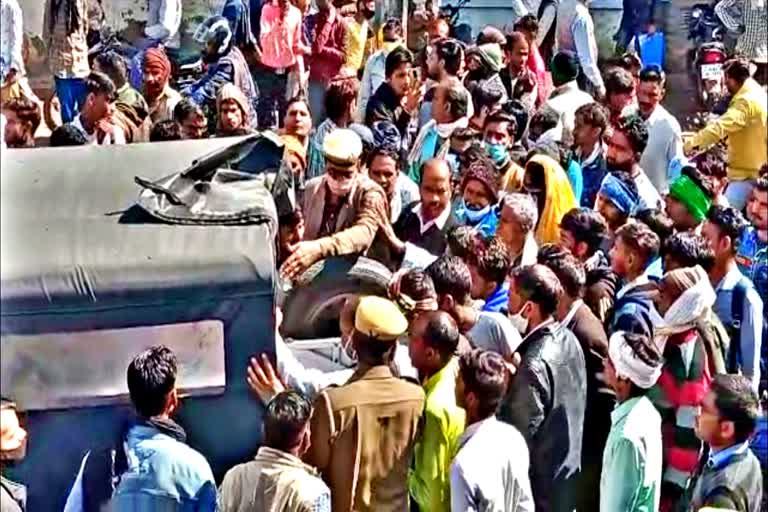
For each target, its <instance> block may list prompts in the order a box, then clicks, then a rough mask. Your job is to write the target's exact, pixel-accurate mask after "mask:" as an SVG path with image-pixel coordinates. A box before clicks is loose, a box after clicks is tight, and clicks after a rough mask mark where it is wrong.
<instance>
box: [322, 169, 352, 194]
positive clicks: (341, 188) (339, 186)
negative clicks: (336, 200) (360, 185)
mask: <svg viewBox="0 0 768 512" xmlns="http://www.w3.org/2000/svg"><path fill="white" fill-rule="evenodd" d="M325 182H326V183H327V184H328V188H329V189H330V190H331V193H332V194H333V195H335V196H346V195H347V194H349V193H350V192H351V191H352V187H353V186H354V184H355V180H354V178H350V179H347V180H343V181H340V180H337V179H336V178H333V177H331V176H330V175H328V174H326V175H325Z"/></svg>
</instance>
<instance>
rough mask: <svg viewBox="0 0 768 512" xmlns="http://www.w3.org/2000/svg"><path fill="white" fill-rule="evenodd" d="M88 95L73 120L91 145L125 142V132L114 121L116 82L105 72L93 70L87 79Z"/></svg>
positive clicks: (73, 123) (74, 124)
mask: <svg viewBox="0 0 768 512" xmlns="http://www.w3.org/2000/svg"><path fill="white" fill-rule="evenodd" d="M85 88H86V97H85V101H84V102H83V107H82V108H81V109H80V114H78V116H77V117H75V119H74V120H72V125H73V126H75V127H76V128H78V129H79V130H80V131H81V132H83V135H85V138H86V140H87V141H88V144H89V145H94V146H95V145H104V146H106V145H110V144H125V133H123V130H122V128H120V127H119V126H117V125H115V124H114V123H113V122H112V108H113V107H112V102H113V100H114V98H115V93H116V91H115V84H113V83H112V80H110V79H109V77H108V76H106V75H105V74H103V73H99V72H92V73H91V74H90V75H88V77H87V78H86V79H85Z"/></svg>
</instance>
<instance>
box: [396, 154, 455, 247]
mask: <svg viewBox="0 0 768 512" xmlns="http://www.w3.org/2000/svg"><path fill="white" fill-rule="evenodd" d="M419 194H420V197H421V200H420V201H416V202H414V203H411V204H410V205H408V206H406V207H405V208H404V209H403V213H402V214H401V215H400V218H399V219H398V220H397V222H396V223H395V234H396V235H397V237H398V238H399V239H400V240H402V242H403V243H405V242H410V243H412V244H414V245H417V246H419V247H421V248H422V249H424V250H426V251H429V252H430V253H432V254H434V255H435V256H442V255H443V254H444V253H445V250H446V248H447V247H448V237H447V235H448V232H449V231H450V230H451V229H453V228H454V227H456V226H457V225H458V223H457V220H456V217H454V215H453V212H452V211H451V169H450V167H449V166H448V163H447V162H446V161H445V160H438V159H433V160H427V161H426V162H425V163H424V165H423V166H422V169H421V183H420V184H419ZM403 250H405V249H404V248H403Z"/></svg>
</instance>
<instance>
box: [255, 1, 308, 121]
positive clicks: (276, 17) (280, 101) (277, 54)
mask: <svg viewBox="0 0 768 512" xmlns="http://www.w3.org/2000/svg"><path fill="white" fill-rule="evenodd" d="M301 20H302V14H301V11H300V10H299V9H298V8H296V7H294V6H293V5H291V2H290V1H289V0H272V1H270V2H269V3H267V4H266V5H264V8H263V9H262V11H261V22H260V28H261V30H260V35H259V44H260V48H261V65H260V66H259V69H258V72H257V73H254V77H256V79H257V81H258V86H259V93H260V96H261V97H260V98H259V106H258V120H259V128H261V129H266V128H276V127H277V124H278V120H279V119H282V118H283V116H284V115H285V109H286V107H287V105H286V97H285V91H286V89H287V88H288V73H289V72H290V71H291V69H292V68H293V67H294V66H296V64H297V62H298V60H299V59H300V58H301V56H302V55H304V54H305V53H308V52H309V48H307V47H306V46H304V44H303V43H302V41H301Z"/></svg>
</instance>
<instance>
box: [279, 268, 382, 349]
mask: <svg viewBox="0 0 768 512" xmlns="http://www.w3.org/2000/svg"><path fill="white" fill-rule="evenodd" d="M390 277H391V272H390V271H389V270H388V269H387V268H386V267H385V266H384V265H382V264H381V263H379V262H377V261H374V260H371V259H369V258H364V257H360V258H329V259H326V260H323V261H320V262H318V263H316V264H315V265H312V266H311V267H310V268H309V269H307V270H306V271H305V272H304V274H303V275H302V276H301V277H300V278H298V279H297V280H296V283H295V285H294V287H293V289H291V290H290V291H289V292H288V293H287V295H286V297H285V301H284V303H283V324H282V329H281V331H282V335H283V337H284V338H294V339H311V338H327V337H332V336H338V335H339V313H340V311H341V307H342V306H343V305H344V300H345V299H347V298H348V297H350V296H352V295H357V294H370V295H385V294H386V288H387V283H388V282H389V279H390Z"/></svg>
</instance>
